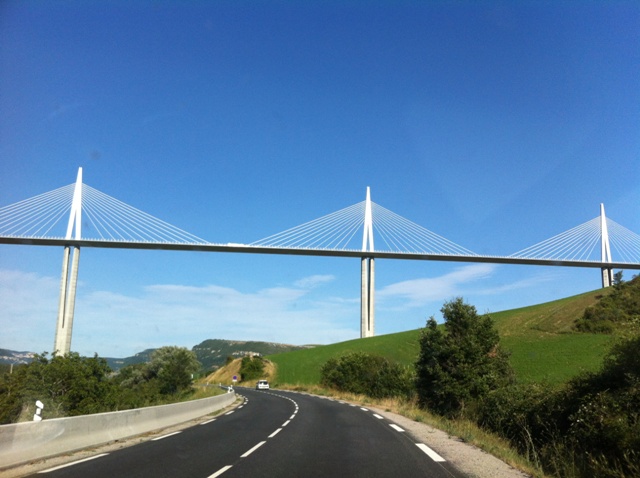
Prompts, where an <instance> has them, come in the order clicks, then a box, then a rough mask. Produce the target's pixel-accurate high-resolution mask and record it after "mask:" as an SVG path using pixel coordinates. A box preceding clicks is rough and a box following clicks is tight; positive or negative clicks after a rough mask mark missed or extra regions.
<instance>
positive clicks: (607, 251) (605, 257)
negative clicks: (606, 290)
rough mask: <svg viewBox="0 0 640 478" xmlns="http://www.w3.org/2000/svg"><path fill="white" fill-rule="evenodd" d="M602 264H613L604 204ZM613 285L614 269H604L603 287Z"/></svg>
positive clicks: (601, 215) (602, 210)
mask: <svg viewBox="0 0 640 478" xmlns="http://www.w3.org/2000/svg"><path fill="white" fill-rule="evenodd" d="M600 252H601V253H600V262H603V263H604V262H609V263H611V247H610V245H609V232H608V230H607V217H606V216H605V214H604V204H602V203H600ZM611 284H613V269H612V268H611V267H603V268H602V287H609V286H610V285H611Z"/></svg>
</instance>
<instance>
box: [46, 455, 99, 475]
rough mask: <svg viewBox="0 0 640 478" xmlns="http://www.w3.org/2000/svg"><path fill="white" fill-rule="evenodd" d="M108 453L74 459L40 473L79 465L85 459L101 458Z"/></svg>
mask: <svg viewBox="0 0 640 478" xmlns="http://www.w3.org/2000/svg"><path fill="white" fill-rule="evenodd" d="M107 455H108V453H101V454H100V455H96V456H90V457H89V458H83V459H82V460H76V461H73V462H71V463H66V464H64V465H60V466H56V467H53V468H49V469H48V470H42V471H39V472H38V473H49V472H52V471H56V470H60V469H62V468H66V467H68V466H73V465H77V464H78V463H83V462H85V461H89V460H95V459H96V458H100V457H101V456H107Z"/></svg>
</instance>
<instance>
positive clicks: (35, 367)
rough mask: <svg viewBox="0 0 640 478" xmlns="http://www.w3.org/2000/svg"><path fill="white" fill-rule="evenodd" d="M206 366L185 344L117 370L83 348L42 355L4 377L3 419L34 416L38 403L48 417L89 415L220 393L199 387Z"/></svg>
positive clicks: (1, 386)
mask: <svg viewBox="0 0 640 478" xmlns="http://www.w3.org/2000/svg"><path fill="white" fill-rule="evenodd" d="M199 369H200V363H199V362H198V361H197V360H196V357H195V354H194V353H193V352H192V351H190V350H188V349H186V348H182V347H162V348H159V349H157V350H156V351H155V352H154V353H153V355H152V356H151V360H150V361H149V362H147V363H143V364H135V365H129V366H127V367H124V368H122V369H121V370H120V371H119V372H118V373H113V372H112V370H111V368H109V366H108V365H107V362H106V360H105V359H103V358H100V357H98V356H97V355H96V356H94V357H81V356H80V355H78V354H77V353H74V352H72V353H69V354H66V355H53V356H51V357H49V356H48V354H46V353H43V354H41V355H37V356H36V357H35V359H34V360H33V362H31V363H29V364H26V365H21V366H18V367H14V369H13V372H12V373H9V372H5V373H3V374H2V376H1V377H0V424H7V423H16V422H19V421H30V420H32V417H33V414H34V412H35V402H36V400H40V401H41V402H42V403H44V405H45V408H44V410H43V411H42V416H43V417H44V418H58V417H67V416H77V415H86V414H91V413H100V412H108V411H116V410H126V409H131V408H139V407H144V406H151V405H161V404H166V403H173V402H178V401H183V400H189V399H193V398H202V396H203V395H209V394H216V393H218V392H217V390H216V389H215V388H209V389H207V390H206V391H203V390H197V389H196V388H194V386H193V380H192V376H193V374H194V373H195V372H197V371H198V370H199Z"/></svg>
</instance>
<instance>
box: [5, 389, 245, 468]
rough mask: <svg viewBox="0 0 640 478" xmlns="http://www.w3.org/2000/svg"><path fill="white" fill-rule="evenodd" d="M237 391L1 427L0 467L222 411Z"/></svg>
mask: <svg viewBox="0 0 640 478" xmlns="http://www.w3.org/2000/svg"><path fill="white" fill-rule="evenodd" d="M235 399H236V394H235V393H225V394H224V395H218V396H216V397H210V398H203V399H200V400H192V401H190V402H182V403H174V404H171V405H160V406H157V407H146V408H137V409H135V410H122V411H120V412H109V413H96V414H94V415H82V416H79V417H68V418H53V419H51V420H46V419H45V420H42V421H41V422H23V423H15V424H11V425H1V426H0V469H1V468H8V467H11V466H15V465H19V464H22V463H27V462H29V461H32V460H36V459H40V458H46V457H50V456H55V455H59V454H61V453H67V452H70V451H74V450H79V449H82V448H86V447H90V446H95V445H100V444H103V443H108V442H110V441H114V440H120V439H122V438H127V437H131V436H134V435H139V434H141V433H146V432H149V431H152V430H158V429H160V428H165V427H169V426H172V425H177V424H179V423H183V422H186V421H189V420H193V419H194V418H198V417H201V416H204V415H207V414H209V413H212V412H214V411H216V410H220V409H221V408H224V407H226V406H228V405H230V404H232V403H233V402H234V401H235Z"/></svg>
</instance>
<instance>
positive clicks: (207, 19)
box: [0, 0, 640, 357]
mask: <svg viewBox="0 0 640 478" xmlns="http://www.w3.org/2000/svg"><path fill="white" fill-rule="evenodd" d="M0 70H1V72H2V73H1V74H0V206H5V205H9V204H12V203H14V202H17V201H20V200H23V199H27V198H30V197H32V196H35V195H37V194H41V193H44V192H47V191H51V190H53V189H56V188H58V187H61V186H65V185H67V184H70V183H72V182H74V181H75V177H76V173H77V170H78V168H79V167H82V168H83V172H84V182H85V183H86V184H88V185H90V186H92V187H94V188H96V189H98V190H100V191H102V192H104V193H106V194H108V195H110V196H113V197H115V198H117V199H119V200H121V201H123V202H125V203H127V204H130V205H132V206H134V207H136V208H138V209H141V210H143V211H145V212H147V213H149V214H151V215H153V216H156V217H158V218H160V219H162V220H164V221H167V222H169V223H171V224H173V225H175V226H178V227H180V228H182V229H184V230H186V231H189V232H191V233H193V234H195V235H197V236H199V237H202V238H204V239H206V240H209V241H211V242H216V243H226V242H240V243H250V242H253V241H255V240H258V239H261V238H263V237H266V236H269V235H271V234H274V233H278V232H280V231H283V230H285V229H287V228H290V227H293V226H296V225H298V224H301V223H304V222H307V221H309V220H312V219H315V218H318V217H320V216H323V215H325V214H328V213H331V212H334V211H337V210H339V209H342V208H344V207H347V206H350V205H352V204H355V203H358V202H360V201H362V200H364V198H365V193H366V188H367V186H369V187H371V194H372V199H373V201H375V202H376V203H378V204H380V205H382V206H384V207H386V208H387V209H390V210H392V211H394V212H395V213H397V214H400V215H401V216H404V217H405V218H407V219H410V220H411V221H413V222H416V223H418V224H420V225H421V226H423V227H425V228H427V229H429V230H431V231H434V232H436V233H438V234H440V235H442V236H444V237H446V238H448V239H450V240H451V241H453V242H455V243H457V244H460V245H462V246H464V247H466V248H468V249H471V250H473V251H474V252H476V253H480V254H491V255H509V254H511V253H514V252H516V251H519V250H521V249H523V248H525V247H528V246H530V245H533V244H535V243H537V242H539V241H542V240H544V239H547V238H549V237H551V236H554V235H555V234H558V233H561V232H563V231H565V230H568V229H570V228H572V227H574V226H577V225H579V224H582V223H583V222H586V221H588V220H590V219H592V218H594V217H596V216H597V215H598V214H599V206H600V203H604V204H605V207H606V210H607V215H608V216H609V217H610V218H612V219H614V220H615V221H616V222H618V223H620V224H622V225H623V226H625V227H627V228H628V229H630V230H632V231H634V232H636V233H640V215H639V214H638V205H639V204H640V161H639V159H640V158H639V153H640V134H638V133H639V131H638V130H639V125H640V88H639V84H640V5H639V4H638V3H637V2H633V1H629V2H617V1H606V2H604V1H603V2H598V1H590V2H578V1H575V2H574V1H571V2H562V1H554V2H540V1H536V2H526V1H524V2H507V1H505V2H491V1H486V2H465V1H456V2H448V1H435V2H410V1H397V2H391V1H389V2H382V1H380V2H358V1H347V2H337V1H336V2H332V1H329V2H293V1H282V2H276V1H266V2H204V1H203V2H195V1H187V2H182V1H180V2H178V1H149V2H145V1H135V2H89V1H61V2H45V1H20V2H18V1H11V0H8V1H5V2H2V5H1V6H0ZM614 260H615V257H614ZM61 262H62V250H60V249H59V248H53V247H30V246H8V245H2V246H0V304H2V306H1V307H0V329H1V330H2V334H1V335H0V347H2V348H10V349H14V350H30V351H36V352H41V351H45V350H50V349H51V348H52V346H53V338H54V331H55V317H56V309H57V301H58V298H57V296H58V289H59V282H60V270H61ZM359 267H360V264H359V261H358V260H357V259H344V258H312V257H290V256H258V255H241V254H213V253H196V252H163V251H130V250H103V249H89V248H85V249H83V250H82V256H81V261H80V277H79V280H80V285H79V291H78V299H77V304H76V318H75V323H74V333H73V342H72V350H75V351H78V352H80V353H82V354H87V355H91V354H93V353H98V354H99V355H100V356H114V357H124V356H128V355H132V354H134V353H136V352H139V351H141V350H143V349H145V348H149V347H159V346H162V345H181V346H187V347H192V346H193V345H196V344H198V343H199V342H201V341H202V340H205V339H209V338H225V339H236V340H265V341H274V342H285V343H293V344H307V343H331V342H337V341H342V340H348V339H352V338H357V337H358V336H359V293H360V283H359V280H360V268H359ZM631 274H633V272H632V271H628V272H626V273H625V276H626V277H627V278H630V276H631ZM599 286H600V278H599V272H598V271H597V270H592V269H567V268H554V267H531V266H506V265H501V266H498V265H487V264H476V265H473V264H455V263H439V262H416V261H391V260H379V261H377V262H376V291H377V307H376V332H377V333H380V334H382V333H391V332H397V331H402V330H409V329H415V328H418V327H422V326H423V325H424V323H425V321H426V319H427V318H428V317H430V316H432V315H435V316H436V317H438V316H439V309H440V308H441V306H442V304H443V302H444V301H446V300H450V299H452V298H454V297H456V296H462V297H464V298H465V299H466V300H467V301H468V302H470V303H471V304H473V305H475V306H476V307H477V308H478V310H479V311H480V312H487V311H489V312H492V311H493V312H495V311H499V310H504V309H508V308H513V307H520V306H526V305H531V304H535V303H538V302H543V301H548V300H553V299H557V298H561V297H565V296H569V295H573V294H577V293H581V292H585V291H588V290H593V289H596V288H598V287H599Z"/></svg>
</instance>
